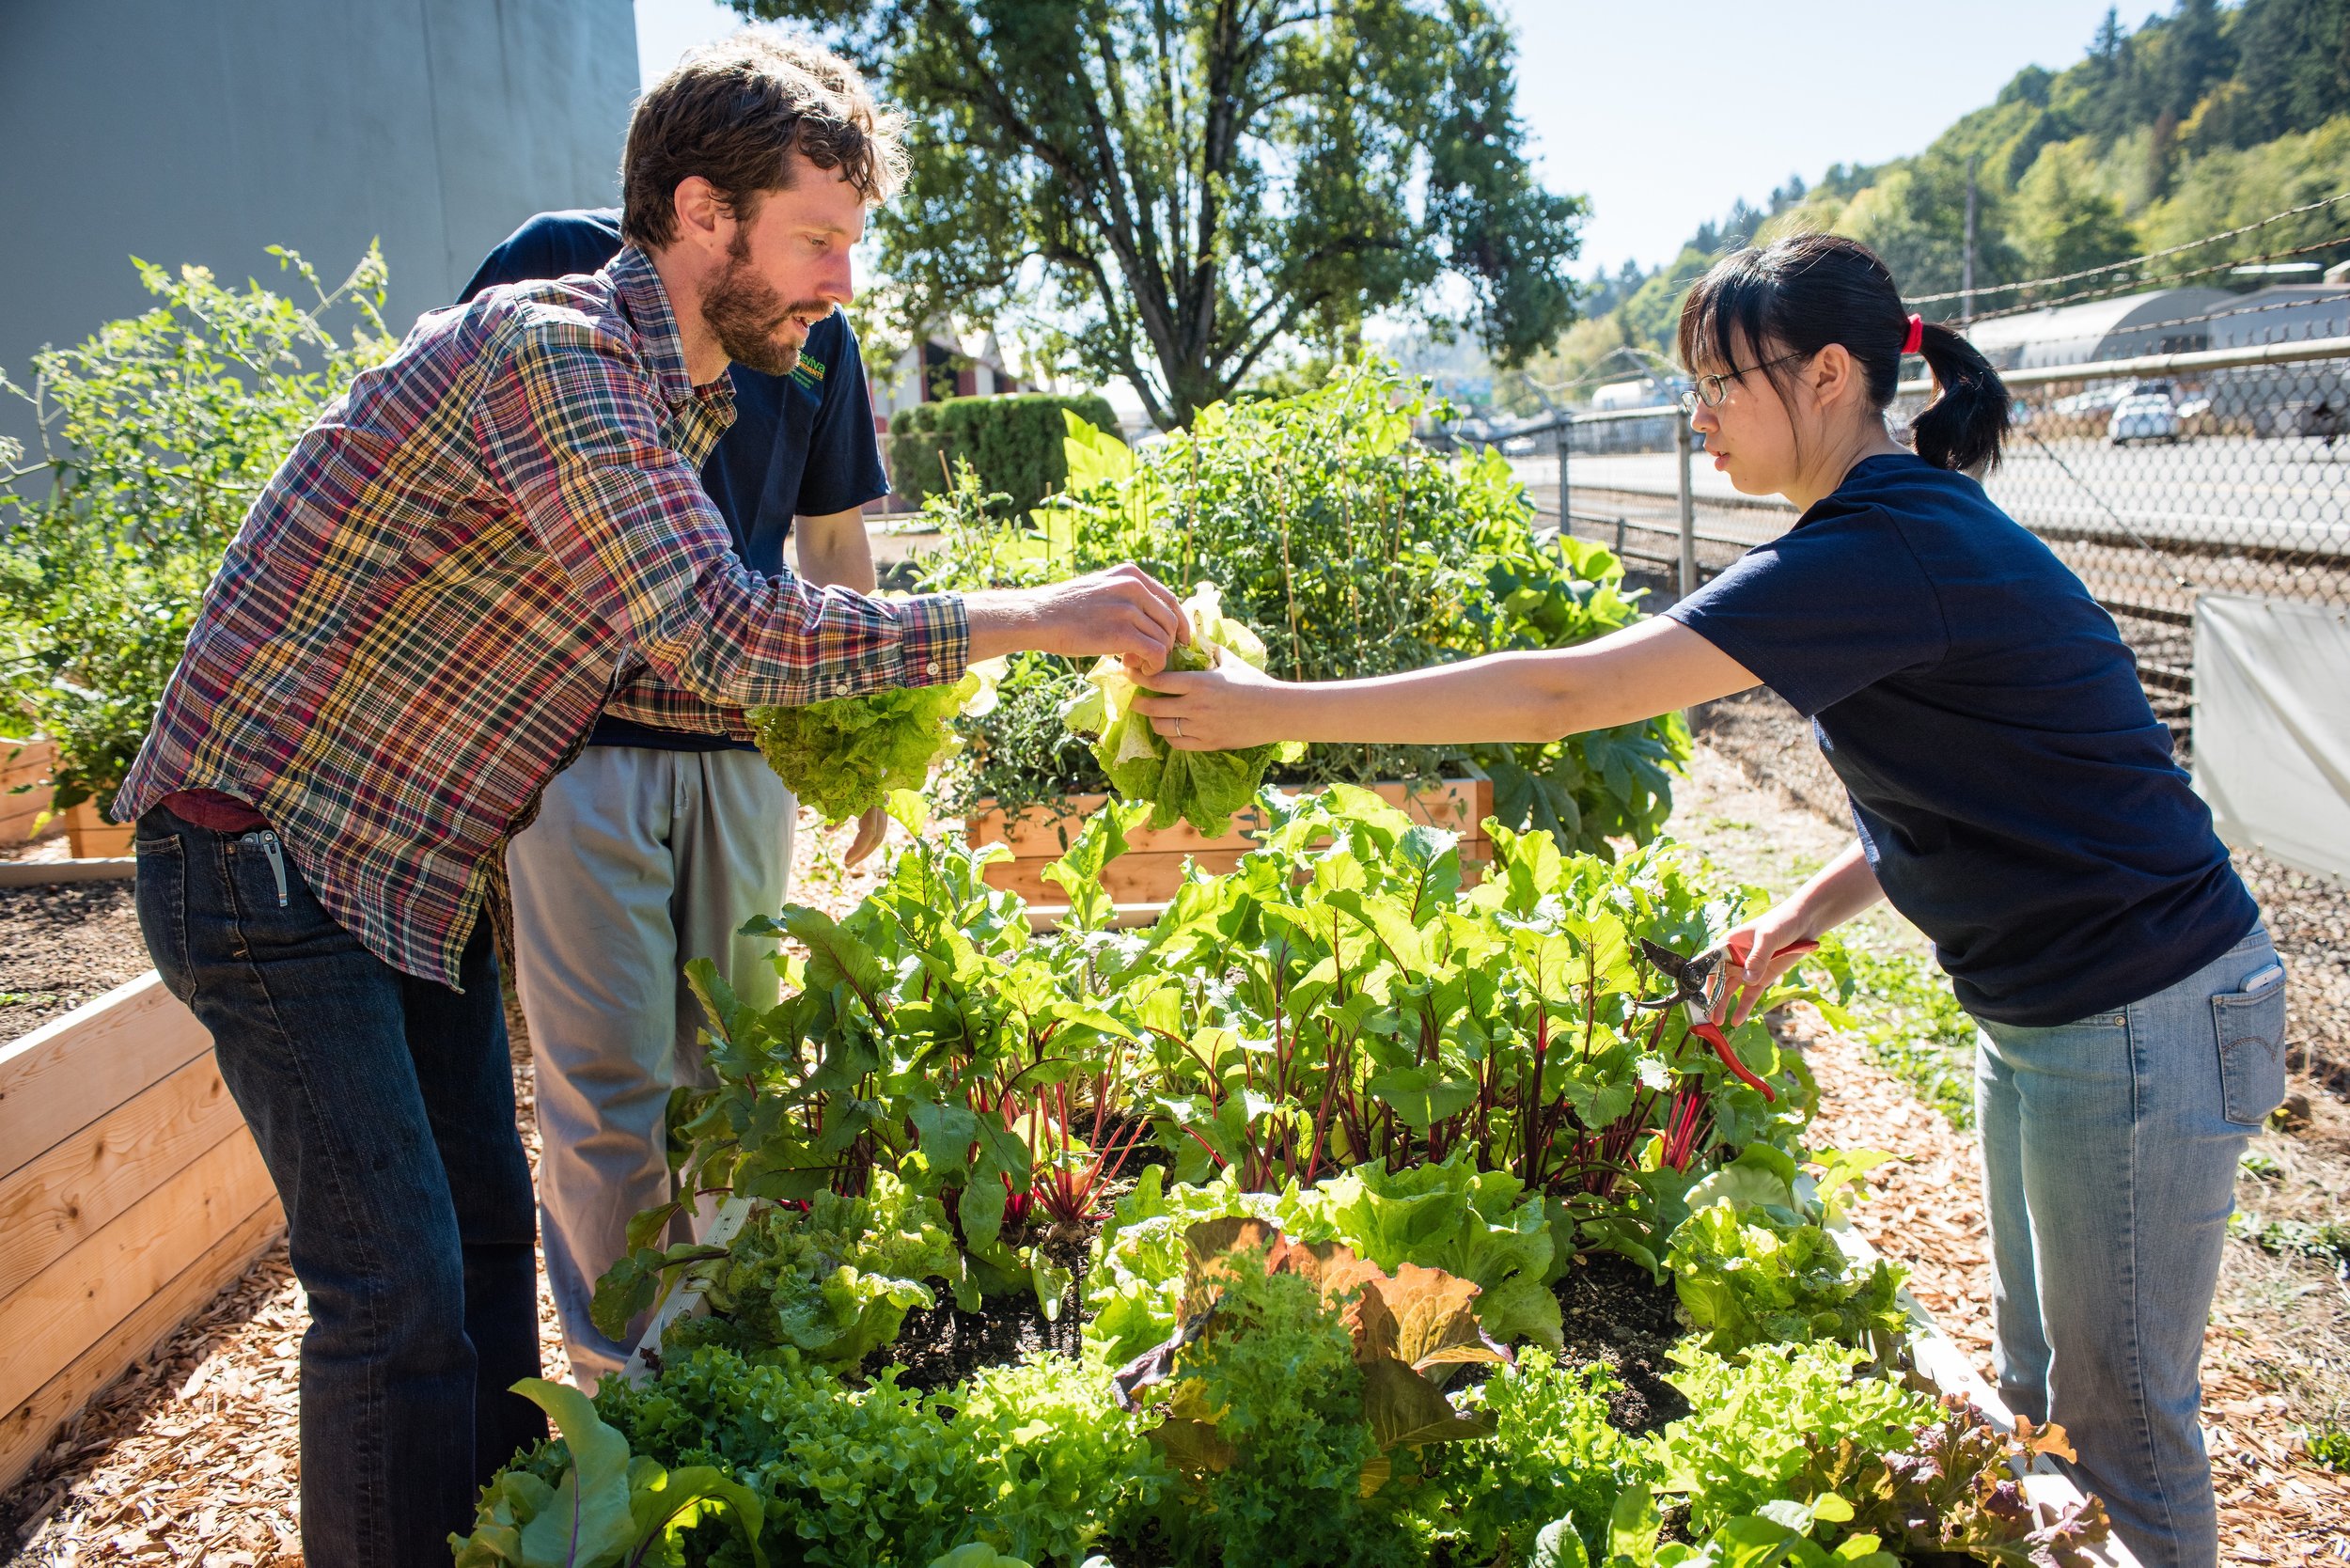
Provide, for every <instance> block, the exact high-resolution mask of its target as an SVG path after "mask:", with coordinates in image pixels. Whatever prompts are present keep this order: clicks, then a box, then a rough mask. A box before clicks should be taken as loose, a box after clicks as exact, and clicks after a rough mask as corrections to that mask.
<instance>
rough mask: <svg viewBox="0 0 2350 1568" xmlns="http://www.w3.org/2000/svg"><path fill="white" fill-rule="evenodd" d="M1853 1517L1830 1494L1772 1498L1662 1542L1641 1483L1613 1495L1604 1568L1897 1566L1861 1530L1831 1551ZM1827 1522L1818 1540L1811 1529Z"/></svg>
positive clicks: (1877, 1542)
mask: <svg viewBox="0 0 2350 1568" xmlns="http://www.w3.org/2000/svg"><path fill="white" fill-rule="evenodd" d="M1852 1516H1853V1508H1852V1504H1850V1503H1848V1502H1846V1501H1845V1500H1844V1499H1843V1498H1841V1497H1837V1496H1835V1495H1834V1494H1833V1493H1830V1494H1827V1495H1825V1496H1823V1497H1815V1498H1813V1499H1812V1500H1811V1501H1810V1502H1808V1503H1801V1502H1795V1501H1793V1500H1791V1499H1787V1498H1779V1499H1777V1500H1774V1501H1771V1502H1767V1503H1764V1504H1763V1506H1762V1507H1761V1508H1760V1509H1758V1510H1757V1511H1756V1512H1755V1513H1748V1514H1742V1515H1740V1516H1739V1517H1737V1518H1734V1519H1725V1520H1723V1521H1722V1522H1721V1523H1719V1524H1718V1525H1716V1526H1715V1527H1714V1528H1713V1529H1710V1530H1708V1531H1706V1532H1705V1534H1704V1535H1703V1537H1702V1538H1701V1539H1699V1540H1696V1541H1693V1542H1692V1541H1661V1540H1660V1539H1659V1530H1660V1529H1661V1527H1662V1523H1663V1521H1662V1519H1661V1517H1660V1516H1659V1514H1658V1513H1657V1510H1656V1505H1655V1502H1654V1500H1653V1497H1651V1495H1650V1493H1649V1490H1648V1488H1646V1487H1645V1486H1640V1487H1634V1488H1631V1489H1628V1490H1627V1491H1626V1492H1625V1493H1624V1494H1623V1496H1622V1497H1619V1498H1617V1499H1616V1512H1615V1515H1614V1517H1613V1518H1612V1519H1611V1520H1610V1521H1609V1526H1608V1549H1609V1552H1610V1554H1611V1555H1610V1558H1609V1565H1610V1568H1778V1565H1779V1564H1781V1563H1785V1564H1787V1565H1788V1568H1899V1564H1900V1561H1901V1560H1900V1559H1899V1558H1897V1557H1895V1556H1894V1555H1893V1554H1892V1553H1890V1552H1887V1551H1883V1550H1880V1549H1879V1548H1880V1546H1881V1545H1882V1543H1881V1542H1880V1540H1879V1539H1878V1538H1877V1537H1876V1536H1874V1535H1870V1534H1867V1533H1851V1534H1845V1535H1844V1537H1843V1539H1842V1540H1841V1542H1838V1544H1837V1545H1836V1547H1835V1549H1834V1550H1832V1551H1831V1550H1829V1549H1828V1548H1827V1546H1825V1544H1823V1540H1830V1541H1832V1540H1835V1539H1836V1536H1837V1534H1838V1533H1839V1531H1838V1530H1837V1529H1836V1527H1838V1526H1840V1525H1841V1524H1842V1523H1843V1522H1844V1521H1846V1520H1849V1519H1850V1518H1851V1517H1852ZM1823 1526H1825V1527H1828V1528H1827V1529H1826V1530H1825V1534H1824V1536H1823V1538H1822V1539H1814V1532H1815V1531H1819V1530H1820V1529H1821V1527H1823Z"/></svg>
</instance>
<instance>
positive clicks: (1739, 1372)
mask: <svg viewBox="0 0 2350 1568" xmlns="http://www.w3.org/2000/svg"><path fill="white" fill-rule="evenodd" d="M1860 1358H1861V1357H1860V1355H1859V1353H1858V1352H1857V1351H1852V1350H1847V1349H1845V1348H1844V1347H1843V1346H1841V1345H1834V1344H1808V1345H1768V1346H1757V1347H1754V1348H1752V1349H1750V1350H1749V1351H1748V1352H1747V1356H1746V1358H1745V1359H1744V1360H1743V1361H1737V1362H1732V1361H1728V1360H1724V1359H1723V1358H1722V1357H1720V1356H1713V1355H1709V1354H1707V1353H1705V1352H1703V1351H1698V1350H1680V1351H1676V1352H1675V1354H1674V1359H1675V1360H1676V1361H1678V1362H1679V1363H1680V1370H1679V1371H1677V1372H1674V1373H1673V1374H1672V1377H1671V1379H1670V1381H1671V1382H1672V1385H1673V1386H1674V1387H1675V1388H1679V1389H1680V1390H1681V1391H1682V1393H1684V1395H1686V1396H1687V1397H1688V1400H1689V1404H1690V1406H1691V1409H1690V1413H1689V1414H1688V1415H1686V1416H1684V1417H1683V1418H1682V1419H1680V1420H1677V1421H1674V1422H1672V1423H1671V1424H1669V1426H1667V1427H1666V1428H1665V1430H1664V1431H1663V1432H1662V1433H1660V1434H1658V1435H1656V1436H1655V1437H1654V1438H1653V1439H1651V1441H1650V1444H1649V1449H1650V1454H1651V1463H1652V1465H1653V1466H1654V1473H1655V1475H1656V1477H1657V1484H1658V1485H1659V1487H1660V1488H1661V1489H1662V1490H1665V1491H1668V1492H1675V1493H1680V1494H1683V1495H1684V1496H1686V1497H1687V1498H1688V1501H1689V1528H1690V1529H1692V1530H1693V1531H1701V1530H1709V1529H1713V1528H1715V1527H1716V1525H1720V1524H1723V1523H1725V1522H1727V1521H1728V1520H1731V1519H1733V1518H1735V1517H1737V1516H1739V1515H1740V1514H1746V1513H1756V1512H1758V1511H1759V1510H1761V1509H1762V1508H1763V1505H1765V1504H1766V1503H1770V1502H1772V1501H1775V1500H1778V1499H1781V1498H1785V1497H1791V1496H1794V1493H1795V1490H1796V1489H1798V1483H1799V1480H1800V1478H1801V1477H1802V1476H1803V1475H1804V1474H1805V1473H1806V1472H1807V1470H1808V1468H1809V1467H1810V1465H1811V1463H1812V1454H1811V1450H1810V1447H1808V1446H1807V1445H1809V1444H1810V1443H1812V1442H1818V1443H1820V1444H1823V1445H1825V1447H1827V1448H1828V1449H1829V1450H1834V1449H1835V1447H1836V1445H1838V1444H1839V1443H1843V1442H1849V1443H1851V1444H1852V1446H1853V1449H1854V1450H1855V1451H1856V1452H1859V1453H1868V1454H1886V1453H1899V1452H1901V1451H1902V1450H1904V1449H1906V1448H1907V1447H1908V1446H1909V1443H1910V1438H1911V1435H1912V1434H1913V1433H1914V1432H1916V1431H1917V1429H1918V1428H1919V1427H1921V1426H1923V1425H1925V1424H1926V1423H1928V1422H1929V1421H1932V1420H1933V1419H1935V1415H1936V1414H1937V1407H1936V1406H1935V1403H1934V1401H1932V1400H1930V1399H1928V1398H1926V1397H1925V1396H1924V1395H1922V1394H1915V1393H1911V1392H1910V1391H1909V1390H1907V1389H1905V1388H1902V1387H1901V1386H1900V1385H1899V1384H1897V1383H1893V1382H1889V1381H1888V1380H1885V1379H1882V1378H1876V1377H1867V1376H1860V1377H1856V1376H1854V1375H1853V1368H1854V1365H1855V1363H1857V1362H1858V1361H1859V1360H1860Z"/></svg>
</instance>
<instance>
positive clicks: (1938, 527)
mask: <svg viewBox="0 0 2350 1568" xmlns="http://www.w3.org/2000/svg"><path fill="white" fill-rule="evenodd" d="M1665 613H1666V614H1667V615H1669V616H1670V617H1671V618H1672V619H1675V620H1678V621H1680V622H1681V623H1682V624H1683V625H1684V626H1686V627H1688V628H1689V629H1690V630H1691V631H1693V632H1696V633H1697V634H1698V635H1700V636H1702V637H1704V638H1705V639H1706V641H1708V642H1710V643H1712V644H1713V645H1714V646H1715V647H1716V648H1718V649H1720V650H1721V651H1723V652H1725V653H1727V654H1729V655H1730V656H1731V658H1733V659H1735V660H1737V661H1738V662H1739V663H1740V664H1742V665H1744V666H1746V667H1747V669H1749V670H1751V671H1753V672H1754V674H1755V675H1756V676H1758V677H1759V678H1761V680H1762V681H1763V683H1764V684H1765V685H1767V686H1769V687H1770V688H1771V689H1772V690H1774V691H1776V692H1777V693H1778V695H1779V696H1781V697H1783V698H1786V699H1787V701H1788V702H1789V703H1791V704H1792V705H1794V708H1795V710H1796V711H1797V712H1798V713H1803V714H1804V715H1805V716H1806V717H1808V718H1810V720H1811V721H1812V728H1813V729H1814V731H1815V732H1816V733H1817V734H1818V736H1819V741H1820V749H1821V750H1822V751H1824V752H1825V753H1826V755H1827V760H1828V762H1829V764H1830V765H1831V766H1832V767H1834V768H1835V770H1836V775H1837V776H1838V777H1839V778H1841V780H1842V781H1843V784H1844V788H1845V789H1846V790H1847V791H1848V792H1850V793H1851V795H1852V804H1853V820H1854V822H1855V823H1856V824H1857V826H1858V828H1859V830H1860V842H1861V845H1862V848H1863V849H1864V851H1865V852H1866V853H1867V855H1868V857H1869V864H1870V865H1871V866H1872V867H1873V868H1874V869H1875V870H1876V875H1877V881H1878V883H1879V884H1880V885H1882V886H1883V887H1884V888H1885V896H1886V897H1887V898H1888V899H1889V900H1890V901H1891V902H1892V904H1893V907H1894V908H1896V909H1898V910H1900V911H1901V912H1902V913H1903V914H1904V915H1905V916H1907V917H1909V918H1910V919H1911V920H1913V921H1915V922H1916V923H1917V925H1918V927H1919V930H1921V931H1923V932H1924V933H1926V935H1927V936H1929V937H1931V938H1932V939H1933V941H1934V945H1935V955H1936V956H1937V957H1938V958H1939V959H1940V960H1941V963H1942V966H1943V967H1944V968H1945V969H1947V970H1949V971H1950V974H1951V981H1952V983H1953V985H1954V987H1955V989H1956V991H1957V993H1958V999H1959V1001H1960V1002H1961V1003H1963V1004H1964V1005H1965V1006H1966V1010H1967V1011H1969V1012H1972V1013H1975V1014H1976V1015H1978V1016H1979V1017H1982V1018H1987V1019H1990V1020H1992V1021H1993V1022H1995V1023H2005V1024H2024V1025H2044V1026H2045V1025H2055V1024H2066V1023H2071V1022H2073V1021H2074V1020H2076V1019H2079V1018H2085V1017H2088V1016H2089V1015H2091V1014H2092V1013H2098V1012H2107V1011H2113V1010H2115V1009H2117V1008H2120V1007H2123V1006H2125V1005H2127V1004H2128V1003H2130V1002H2134V1001H2137V1000H2138V999H2139V998H2140V997H2142V996H2151V995H2153V994H2154V992H2157V991H2160V990H2162V989H2164V988H2165V987H2167V986H2169V985H2170V984H2172V983H2173V982H2175V981H2177V980H2183V979H2185V978H2186V976H2187V975H2188V974H2190V973H2192V972H2193V971H2194V970H2196V969H2199V968H2201V966H2202V965H2204V964H2208V963H2210V962H2211V961H2212V960H2214V959H2216V958H2218V957H2219V956H2220V955H2221V954H2223V953H2225V952H2226V951H2227V950H2228V949H2230V948H2232V947H2233V946H2234V945H2235V943H2236V941H2237V940H2238V939H2239V938H2241V937H2242V936H2243V935H2244V933H2246V932H2247V931H2248V930H2250V929H2251V926H2252V922H2253V921H2254V919H2256V918H2257V917H2258V914H2259V911H2258V909H2257V907H2256V906H2255V905H2254V904H2253V902H2252V898H2251V895H2250V894H2249V893H2248V892H2246V891H2245V889H2244V885H2243V884H2242V883H2241V882H2240V881H2238V880H2237V878H2236V874H2235V871H2234V869H2233V867H2231V866H2230V865H2229V863H2228V852H2227V850H2226V848H2225V847H2224V846H2222V845H2221V843H2220V842H2219V839H2218V837H2217V835H2216V834H2214V833H2213V831H2212V825H2211V811H2210V808H2207V807H2206V806H2205V805H2204V804H2203V802H2202V799H2201V797H2200V796H2198V795H2197V794H2196V793H2195V792H2194V790H2193V789H2192V788H2190V787H2189V785H2188V783H2187V776H2186V774H2185V773H2184V772H2182V771H2181V770H2180V768H2179V765H2178V764H2177V763H2176V762H2175V761H2173V760H2172V759H2171V755H2170V730H2169V729H2165V728H2164V727H2163V726H2162V725H2161V724H2160V723H2159V722H2157V721H2156V720H2155V718H2154V710H2153V709H2152V708H2150V707H2149V706H2148V705H2147V702H2146V694H2145V692H2144V690H2143V689H2142V688H2141V687H2140V686H2139V682H2138V671H2137V666H2136V665H2135V663H2134V662H2133V660H2132V658H2131V655H2130V651H2129V649H2128V647H2127V646H2126V645H2125V644H2124V643H2123V641H2122V637H2121V634H2120V633H2119V632H2118V631H2117V630H2115V628H2114V624H2113V619H2112V618H2111V617H2110V616H2108V615H2107V614H2106V612H2105V610H2104V609H2103V608H2102V607H2100V606H2099V605H2098V604H2097V602H2096V601H2095V600H2093V599H2092V598H2091V597H2090V595H2089V590H2088V589H2087V588H2084V587H2082V586H2081V581H2080V579H2079V578H2077V577H2076V576H2074V575H2073V573H2072V572H2071V571H2069V570H2068V569H2067V568H2066V567H2065V565H2064V563H2063V562H2061V561H2060V560H2058V559H2057V557H2055V555H2054V554H2053V553H2051V552H2050V551H2049V549H2048V547H2047V546H2046V545H2045V544H2043V543H2042V542H2041V541H2039V540H2038V539H2036V538H2035V537H2033V536H2032V534H2030V533H2029V531H2027V530H2026V529H2024V528H2023V527H2021V526H2019V525H2017V524H2016V523H2015V522H2014V520H2013V519H2012V518H2010V517H2009V516H2008V515H2007V514H2006V513H2005V512H2003V511H2001V510H1999V509H1998V507H1996V506H1994V505H1993V504H1992V503H1991V500H1990V497H1988V496H1986V495H1985V494H1983V492H1982V486H1981V485H1979V484H1977V483H1976V482H1975V481H1974V480H1973V479H1970V478H1966V476H1965V475H1964V474H1953V473H1951V472H1948V471H1947V470H1944V469H1940V468H1936V467H1935V466H1934V465H1933V464H1931V463H1927V462H1925V461H1924V460H1923V459H1921V458H1918V457H1915V456H1911V455H1909V454H1907V453H1904V454H1901V455H1898V456H1895V455H1890V454H1888V455H1886V456H1880V457H1872V458H1870V459H1868V460H1866V461H1865V462H1863V463H1859V464H1857V466H1856V467H1855V468H1854V469H1853V471H1852V472H1851V474H1849V475H1848V476H1846V477H1845V479H1844V482H1843V484H1842V485H1841V486H1840V487H1839V488H1838V490H1837V491H1836V493H1835V494H1833V495H1830V496H1828V497H1827V498H1826V499H1825V500H1823V501H1821V502H1820V503H1819V504H1818V505H1816V506H1814V507H1812V508H1811V510H1809V511H1807V512H1805V513H1804V515H1803V517H1802V518H1801V519H1800V520H1799V521H1798V522H1797V523H1796V524H1795V525H1794V528H1793V529H1792V530H1790V531H1789V532H1788V533H1787V534H1785V535H1784V536H1782V537H1781V538H1779V539H1778V540H1776V541H1772V542H1771V543H1769V544H1765V545H1762V546H1760V547H1758V548H1757V549H1755V550H1752V551H1750V552H1748V553H1747V556H1746V557H1745V558H1743V559H1742V560H1740V561H1739V562H1738V563H1737V564H1736V565H1734V566H1732V567H1731V569H1730V570H1729V571H1727V572H1723V573H1722V574H1721V575H1720V576H1719V577H1716V579H1715V580H1714V581H1713V582H1711V583H1709V584H1707V585H1706V586H1705V587H1704V588H1700V589H1699V590H1698V591H1697V592H1696V593H1693V594H1691V595H1690V596H1689V597H1687V598H1686V599H1684V600H1682V601H1681V602H1680V603H1679V604H1675V605H1673V606H1672V607H1671V608H1670V609H1669V610H1667V611H1666V612H1665Z"/></svg>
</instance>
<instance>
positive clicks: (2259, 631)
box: [2195, 593, 2350, 882]
mask: <svg viewBox="0 0 2350 1568" xmlns="http://www.w3.org/2000/svg"><path fill="white" fill-rule="evenodd" d="M2195 787H2196V788H2197V789H2198V790H2200V791H2201V792H2202V795H2203V798H2204V799H2205V800H2207V801H2209V802H2210V803H2211V809H2212V815H2213V817H2214V818H2215V819H2217V824H2218V828H2219V836H2220V837H2221V838H2222V839H2226V840H2227V841H2228V842H2229V843H2230V844H2232V845H2234V846H2235V847H2237V848H2239V849H2254V850H2258V851H2259V852H2260V853H2261V854H2263V855H2267V856H2269V857H2270V858H2271V859H2274V860H2279V861H2282V862H2283V863H2284V864H2286V865H2288V866H2292V867H2295V868H2296V869H2298V870H2304V871H2311V872H2314V873H2316V874H2318V875H2321V876H2326V877H2332V878H2334V879H2336V880H2337V881H2344V882H2350V611H2345V610H2342V609H2340V608H2328V607H2327V606H2326V605H2323V604H2308V603H2299V602H2295V601H2292V600H2283V599H2255V598H2251V597H2248V596H2246V595H2241V594H2233V593H2208V594H2205V595H2203V596H2202V597H2201V598H2200V599H2198V600H2197V601H2196V602H2195Z"/></svg>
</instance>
